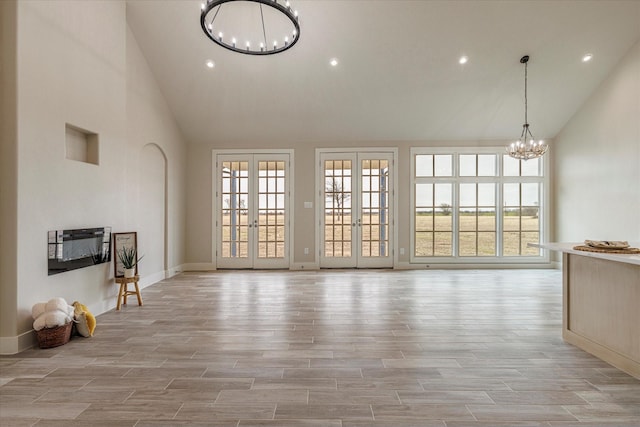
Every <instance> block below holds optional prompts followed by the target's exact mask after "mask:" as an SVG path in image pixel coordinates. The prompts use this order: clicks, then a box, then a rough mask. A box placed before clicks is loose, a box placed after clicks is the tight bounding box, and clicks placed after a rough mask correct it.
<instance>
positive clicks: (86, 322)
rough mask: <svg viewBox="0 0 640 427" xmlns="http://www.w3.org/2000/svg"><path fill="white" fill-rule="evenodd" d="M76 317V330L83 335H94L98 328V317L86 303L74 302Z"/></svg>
mask: <svg viewBox="0 0 640 427" xmlns="http://www.w3.org/2000/svg"><path fill="white" fill-rule="evenodd" d="M73 309H74V317H75V320H76V330H77V331H78V333H79V334H80V335H82V336H83V337H92V336H93V331H95V329H96V318H95V316H94V315H93V314H91V312H90V311H89V309H88V308H87V306H86V305H84V304H81V303H79V302H78V301H74V302H73Z"/></svg>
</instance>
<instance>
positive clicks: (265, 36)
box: [260, 4, 267, 46]
mask: <svg viewBox="0 0 640 427" xmlns="http://www.w3.org/2000/svg"><path fill="white" fill-rule="evenodd" d="M260 19H262V36H263V37H264V45H265V46H267V30H266V29H265V27H264V14H263V13H262V4H260Z"/></svg>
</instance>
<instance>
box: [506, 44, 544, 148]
mask: <svg viewBox="0 0 640 427" xmlns="http://www.w3.org/2000/svg"><path fill="white" fill-rule="evenodd" d="M528 62H529V56H528V55H525V56H523V57H522V58H520V63H521V64H524V124H523V125H522V134H521V135H520V139H518V140H517V141H516V142H512V143H511V144H509V145H508V146H507V153H509V156H511V157H513V158H514V159H519V160H529V159H536V158H538V157H542V155H543V154H544V153H546V152H547V148H549V147H548V146H547V144H546V143H545V142H544V141H543V140H539V141H536V140H535V138H534V137H533V134H532V133H531V130H530V129H529V121H528V120H527V63H528Z"/></svg>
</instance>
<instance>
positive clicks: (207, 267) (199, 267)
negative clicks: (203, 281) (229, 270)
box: [182, 262, 216, 271]
mask: <svg viewBox="0 0 640 427" xmlns="http://www.w3.org/2000/svg"><path fill="white" fill-rule="evenodd" d="M215 270H216V265H215V264H214V263H212V262H192V263H189V264H182V271H215Z"/></svg>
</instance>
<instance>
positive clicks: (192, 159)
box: [186, 140, 506, 269]
mask: <svg viewBox="0 0 640 427" xmlns="http://www.w3.org/2000/svg"><path fill="white" fill-rule="evenodd" d="M447 144H454V145H456V146H471V147H482V146H505V145H506V141H456V142H455V143H451V142H446V141H365V142H361V143H357V144H354V143H349V144H344V143H341V142H335V141H326V142H322V141H318V142H315V143H309V142H304V143H295V142H285V143H283V142H277V141H262V140H261V141H255V142H247V141H234V142H233V143H225V142H212V143H211V144H209V145H207V144H190V146H189V159H188V164H189V171H188V177H187V180H188V186H187V188H188V214H187V215H188V219H187V223H188V224H189V227H187V257H186V258H187V266H186V267H187V269H210V268H212V266H213V265H214V264H215V259H214V258H215V257H214V256H213V253H212V222H211V221H212V215H213V213H212V204H213V201H212V194H213V193H212V179H213V177H212V167H213V160H212V153H213V151H214V150H252V149H253V150H263V149H264V147H273V148H274V149H292V150H293V153H294V162H295V175H294V177H293V184H294V191H295V194H294V199H293V206H292V207H293V219H294V229H293V236H294V240H293V248H292V251H293V261H292V262H293V265H291V267H292V268H298V267H299V266H300V264H305V265H310V264H315V263H317V262H318V261H319V259H318V256H317V251H318V247H317V244H316V234H315V228H314V224H316V223H317V219H316V203H317V197H316V196H315V194H316V193H315V192H316V186H315V178H316V167H317V164H316V149H331V148H339V149H345V148H353V149H354V150H357V149H358V148H363V147H364V148H380V147H383V148H397V150H398V163H397V164H396V169H397V176H398V183H397V188H398V192H397V193H396V195H395V196H396V199H397V206H398V208H397V212H396V213H395V220H396V223H397V224H398V227H397V231H398V232H397V234H398V236H397V240H398V244H397V246H396V249H397V250H398V249H400V248H403V249H404V250H405V253H404V255H398V264H404V265H405V266H406V265H407V264H408V263H409V256H410V243H409V242H410V237H411V236H410V229H409V224H410V221H411V208H410V195H411V176H410V170H411V164H410V161H411V160H410V149H411V147H425V146H446V145H447ZM305 201H311V202H313V206H314V209H305V208H304V202H305ZM304 248H310V253H309V254H308V255H305V254H304ZM419 267H420V266H416V268H419Z"/></svg>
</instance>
